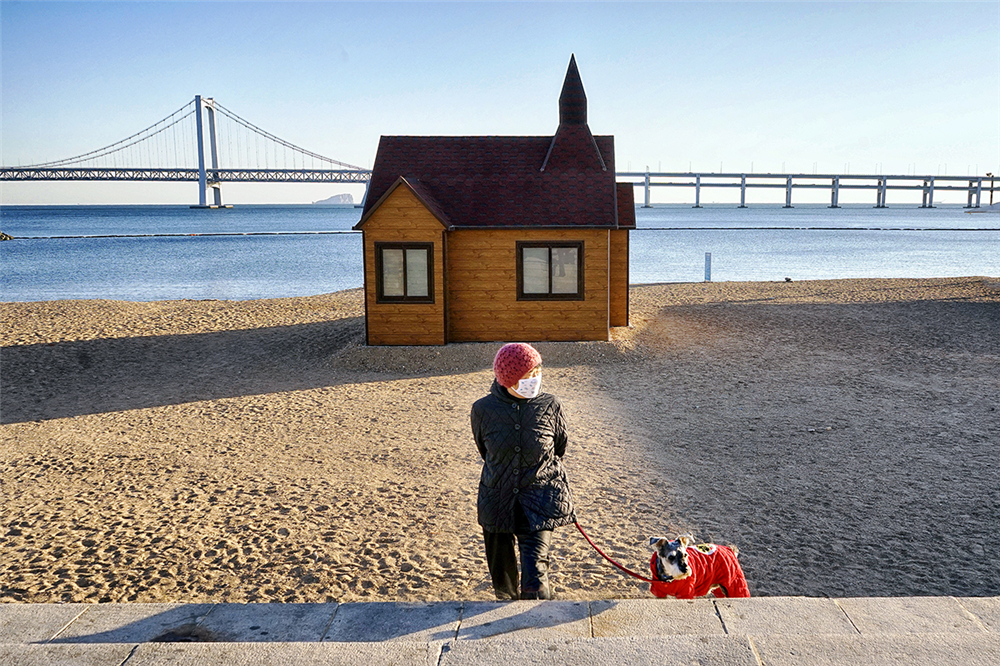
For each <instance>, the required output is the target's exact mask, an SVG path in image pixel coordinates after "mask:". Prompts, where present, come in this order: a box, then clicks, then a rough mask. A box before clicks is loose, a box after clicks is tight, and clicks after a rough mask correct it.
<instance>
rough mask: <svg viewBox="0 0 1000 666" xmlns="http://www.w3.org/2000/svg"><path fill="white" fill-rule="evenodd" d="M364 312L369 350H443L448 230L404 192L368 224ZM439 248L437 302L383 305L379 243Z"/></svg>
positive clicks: (398, 192) (396, 192)
mask: <svg viewBox="0 0 1000 666" xmlns="http://www.w3.org/2000/svg"><path fill="white" fill-rule="evenodd" d="M363 231H364V246H365V306H366V310H365V313H366V321H367V328H368V344H370V345H443V344H445V342H446V339H445V324H444V322H445V284H444V226H443V225H442V224H441V222H440V221H438V219H437V218H436V217H434V215H432V214H431V212H430V211H428V210H427V208H426V207H425V206H424V205H423V204H422V203H421V202H420V200H419V199H417V197H416V196H415V195H414V194H413V192H412V191H411V190H409V189H408V188H407V187H405V186H399V187H397V188H396V189H395V190H394V191H393V192H392V194H390V195H389V198H388V199H386V200H385V201H383V202H382V205H380V206H379V207H378V208H377V209H376V210H375V212H374V213H373V214H372V216H371V217H369V218H368V220H367V221H366V222H365V224H364V227H363ZM376 242H379V243H385V242H395V243H401V242H414V243H434V302H433V303H378V302H377V300H376V297H377V294H376V291H375V243H376Z"/></svg>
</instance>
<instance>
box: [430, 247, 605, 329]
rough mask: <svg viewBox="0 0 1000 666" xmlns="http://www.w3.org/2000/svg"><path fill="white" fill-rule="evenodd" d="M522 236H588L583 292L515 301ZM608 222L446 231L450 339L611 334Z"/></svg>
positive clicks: (585, 249) (585, 248)
mask: <svg viewBox="0 0 1000 666" xmlns="http://www.w3.org/2000/svg"><path fill="white" fill-rule="evenodd" d="M517 241H583V242H584V279H585V285H584V289H585V293H586V298H585V300H582V301H518V300H517V250H516V244H517ZM609 249H610V248H609V232H608V230H607V229H496V230H494V229H488V230H480V229H457V230H455V231H451V232H449V233H448V269H447V274H448V307H449V313H448V340H449V341H450V342H471V341H483V342H487V341H515V340H516V341H525V342H532V341H540V340H551V341H573V340H607V339H608V338H609V331H608V255H609Z"/></svg>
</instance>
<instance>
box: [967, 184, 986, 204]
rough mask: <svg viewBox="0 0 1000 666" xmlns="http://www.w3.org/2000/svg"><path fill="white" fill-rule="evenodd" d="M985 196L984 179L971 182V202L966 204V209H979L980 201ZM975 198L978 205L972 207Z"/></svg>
mask: <svg viewBox="0 0 1000 666" xmlns="http://www.w3.org/2000/svg"><path fill="white" fill-rule="evenodd" d="M982 194H983V179H982V178H979V179H977V180H970V181H969V201H968V203H967V204H966V206H965V207H966V208H979V200H980V197H981V196H982ZM973 198H975V200H976V205H975V206H973V205H972V199H973Z"/></svg>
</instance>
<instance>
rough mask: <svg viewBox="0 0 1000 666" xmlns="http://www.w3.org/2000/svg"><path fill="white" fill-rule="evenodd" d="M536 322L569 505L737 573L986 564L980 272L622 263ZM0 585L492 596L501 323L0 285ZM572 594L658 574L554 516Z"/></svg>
mask: <svg viewBox="0 0 1000 666" xmlns="http://www.w3.org/2000/svg"><path fill="white" fill-rule="evenodd" d="M630 304H631V322H632V326H631V327H628V328H621V329H615V331H614V336H613V337H614V339H613V340H612V341H610V342H606V343H540V344H539V345H538V347H539V349H540V351H541V353H542V356H543V358H544V359H545V369H544V386H543V390H548V391H551V392H553V393H556V394H557V395H559V396H560V398H561V400H562V401H563V403H564V404H565V406H566V408H567V411H568V413H569V418H570V427H571V431H570V446H569V449H568V452H567V456H566V458H565V464H566V467H567V472H568V475H569V478H570V482H571V486H572V489H573V492H574V496H575V500H576V504H577V509H578V514H579V518H580V521H581V523H582V524H583V525H584V527H585V528H586V529H587V531H588V532H589V533H590V535H591V536H592V537H593V538H594V539H595V541H597V543H598V544H599V545H600V546H601V547H602V549H604V550H605V552H607V553H608V554H609V555H611V556H612V557H615V558H616V559H618V560H619V561H620V562H622V563H623V564H625V565H626V566H629V567H631V568H633V569H636V570H638V571H640V572H641V573H645V572H646V562H647V561H648V550H647V549H646V546H645V543H646V540H647V537H649V536H651V535H659V534H671V533H676V532H678V531H690V532H693V533H694V534H695V536H697V537H698V538H700V539H702V540H714V541H718V542H720V543H734V544H736V545H738V546H739V547H740V549H741V559H742V560H743V565H744V568H745V570H746V574H747V578H748V580H749V584H750V588H751V592H752V593H753V594H755V595H807V596H838V597H842V596H894V595H958V596H986V595H994V596H995V595H998V594H1000V583H998V581H997V578H996V575H995V573H996V571H997V569H998V568H1000V551H998V546H997V541H996V539H995V534H996V533H997V532H998V531H1000V512H998V511H997V508H996V507H998V506H1000V469H998V467H1000V465H998V463H997V462H996V461H997V456H996V446H997V443H998V442H1000V413H998V407H1000V384H998V382H997V377H1000V280H998V279H997V278H978V277H977V278H947V279H933V280H931V279H920V280H836V281H816V282H794V283H697V284H664V285H643V286H635V287H633V288H632V290H631V301H630ZM0 313H2V321H0V336H2V337H0V339H2V345H3V349H2V352H0V353H2V362H0V380H2V403H0V418H2V423H3V424H2V426H0V427H2V452H0V465H2V475H3V514H2V523H3V524H2V533H0V601H7V602H13V601H16V602H59V601H84V602H111V601H114V602H119V601H138V602H165V601H183V602H200V601H213V602H223V601H228V602H264V601H278V602H291V601H296V602H319V601H330V600H336V601H354V600H401V601H417V600H448V599H471V600H475V599H491V598H492V590H491V586H490V584H489V579H488V575H487V573H486V564H485V560H484V557H483V546H482V535H481V533H480V530H479V527H478V525H477V524H476V516H475V500H476V490H477V486H478V477H479V470H480V460H479V457H478V454H477V452H476V449H475V446H474V444H473V443H472V438H471V434H470V429H469V409H470V406H471V404H472V402H473V401H474V400H476V399H477V398H479V397H481V396H482V395H484V394H485V392H486V391H487V389H488V387H489V383H490V381H491V378H492V373H491V371H490V364H491V360H492V355H493V353H494V352H495V350H496V347H497V345H496V344H492V343H491V344H453V345H448V346H446V347H423V348H420V347H393V348H373V347H365V346H364V345H363V344H362V342H363V337H364V320H363V307H362V302H361V292H360V290H352V291H348V292H340V293H336V294H326V295H322V296H314V297H309V298H290V299H276V300H266V301H241V302H225V301H170V302H159V303H125V302H110V301H55V302H44V303H3V304H0ZM552 567H553V574H552V575H553V581H554V584H555V588H556V591H557V594H558V595H559V597H560V598H563V599H601V598H613V597H645V596H648V592H647V591H646V587H647V586H646V585H645V584H641V583H639V582H638V581H634V580H633V579H630V578H628V577H626V576H624V575H622V574H621V573H620V572H618V571H617V570H616V569H614V568H612V567H611V566H610V565H608V564H607V563H606V562H604V561H603V560H601V559H600V557H599V556H598V555H597V554H596V553H595V552H594V551H593V550H591V549H590V547H589V546H588V545H587V544H586V542H584V541H583V539H582V538H581V537H580V535H579V534H577V532H576V530H575V529H574V528H572V527H568V528H562V529H560V530H558V531H557V533H556V538H555V540H554V548H553V564H552Z"/></svg>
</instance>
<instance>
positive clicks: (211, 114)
mask: <svg viewBox="0 0 1000 666" xmlns="http://www.w3.org/2000/svg"><path fill="white" fill-rule="evenodd" d="M194 105H195V107H196V111H195V126H196V127H197V130H198V131H197V134H198V205H197V206H191V208H232V206H223V205H222V183H220V182H219V178H218V170H219V148H218V142H217V141H216V138H215V100H214V99H211V98H209V99H202V97H201V95H195V96H194ZM202 109H206V110H207V111H208V141H209V147H210V149H211V151H212V180H211V181H210V180H208V170H207V169H206V168H205V132H204V129H203V123H202V117H201V116H202V113H201V112H202ZM208 188H212V198H213V200H214V201H215V203H214V204H213V205H208Z"/></svg>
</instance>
